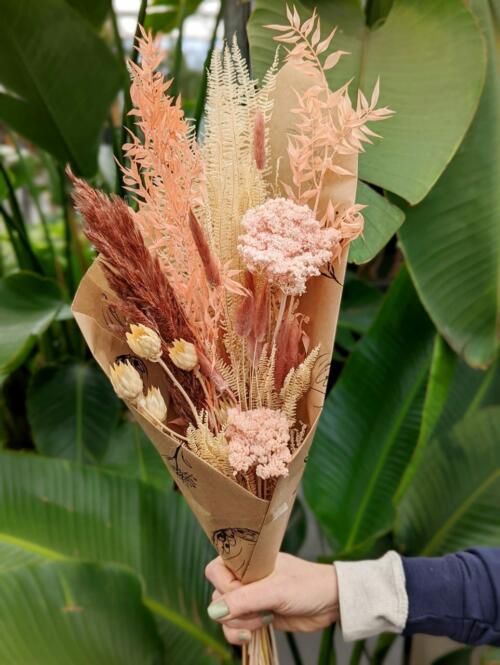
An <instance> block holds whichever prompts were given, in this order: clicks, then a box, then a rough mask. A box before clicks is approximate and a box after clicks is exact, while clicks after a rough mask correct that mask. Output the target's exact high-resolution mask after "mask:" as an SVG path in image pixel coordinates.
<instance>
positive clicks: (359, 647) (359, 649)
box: [349, 640, 366, 665]
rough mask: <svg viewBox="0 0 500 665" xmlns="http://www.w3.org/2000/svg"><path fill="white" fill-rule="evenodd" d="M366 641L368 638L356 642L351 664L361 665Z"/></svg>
mask: <svg viewBox="0 0 500 665" xmlns="http://www.w3.org/2000/svg"><path fill="white" fill-rule="evenodd" d="M365 643H366V640H357V641H356V642H354V645H353V647H352V651H351V658H350V659H349V665H359V663H360V661H361V658H362V656H363V653H364V650H365Z"/></svg>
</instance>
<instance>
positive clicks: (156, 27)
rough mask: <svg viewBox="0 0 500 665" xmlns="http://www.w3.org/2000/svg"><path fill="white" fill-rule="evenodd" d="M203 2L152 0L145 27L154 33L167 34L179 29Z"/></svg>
mask: <svg viewBox="0 0 500 665" xmlns="http://www.w3.org/2000/svg"><path fill="white" fill-rule="evenodd" d="M200 4H201V0H172V1H171V2H168V3H166V2H164V1H163V0H152V2H150V8H149V12H148V14H147V15H146V21H145V27H146V29H147V30H152V31H153V32H154V33H156V32H162V33H164V34H167V33H169V32H171V31H172V30H174V28H177V27H178V26H179V24H180V23H182V22H183V21H184V20H185V19H186V18H187V17H188V16H191V14H194V13H195V11H196V10H197V9H198V7H199V6H200Z"/></svg>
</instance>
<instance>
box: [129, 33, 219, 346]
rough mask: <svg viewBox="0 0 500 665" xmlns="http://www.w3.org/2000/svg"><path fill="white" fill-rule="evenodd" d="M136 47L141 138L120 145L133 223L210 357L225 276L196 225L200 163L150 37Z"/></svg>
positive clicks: (200, 208) (134, 87)
mask: <svg viewBox="0 0 500 665" xmlns="http://www.w3.org/2000/svg"><path fill="white" fill-rule="evenodd" d="M137 49H138V51H139V55H140V61H139V64H134V63H130V70H131V77H132V84H131V89H130V94H131V99H132V103H133V105H134V108H133V109H132V111H131V114H132V115H134V116H135V117H136V119H137V121H136V124H137V127H138V129H139V132H138V135H137V136H136V135H133V134H131V137H130V142H129V143H127V144H125V146H124V153H125V156H126V157H127V158H128V159H129V161H130V165H129V166H128V167H123V169H122V170H123V174H124V183H125V186H126V189H128V190H129V191H131V192H132V193H133V195H134V197H135V199H136V201H137V204H138V210H137V212H136V213H135V214H134V221H135V223H136V224H137V226H138V228H139V229H140V230H141V233H142V235H143V237H144V238H145V241H146V243H147V245H148V247H149V249H150V250H151V251H152V252H153V253H154V254H155V255H156V256H157V257H158V260H159V264H160V266H161V269H162V271H163V272H164V274H165V276H166V277H167V279H168V281H169V283H170V284H171V286H172V288H173V290H174V291H175V294H176V296H177V297H178V299H179V300H180V301H182V302H183V304H184V309H185V312H186V316H187V318H188V319H189V321H190V325H191V327H192V328H193V330H194V332H195V333H196V336H197V338H198V339H199V340H203V344H204V346H205V354H206V356H207V357H208V358H211V359H213V358H214V356H215V349H216V345H217V343H218V338H219V333H220V328H219V326H220V318H221V316H222V314H223V307H222V297H223V295H224V294H223V289H222V284H223V281H224V276H223V275H222V273H221V268H220V264H219V261H218V260H217V259H216V257H215V256H214V254H213V252H212V251H211V249H210V247H209V244H208V243H207V242H206V240H205V233H204V231H203V229H202V223H198V219H200V220H201V221H202V222H203V218H204V210H205V207H204V203H205V202H204V196H203V188H204V185H203V183H204V169H203V162H202V158H201V155H200V151H199V147H198V145H197V143H196V140H195V136H194V133H193V128H192V126H191V125H190V124H189V123H188V122H187V120H186V118H185V117H184V112H183V110H182V106H181V102H180V98H177V99H174V98H173V97H171V96H169V95H168V90H169V88H170V86H171V83H172V81H171V80H170V81H167V80H165V79H164V78H163V76H162V74H161V73H160V72H159V71H158V67H159V65H160V62H161V59H162V56H161V53H160V51H159V50H158V48H157V47H156V45H155V42H154V41H153V39H152V37H151V35H149V34H146V33H145V32H144V31H142V37H141V38H140V39H139V40H138V43H137ZM195 215H196V217H195ZM197 218H198V219H197ZM207 304H208V307H207Z"/></svg>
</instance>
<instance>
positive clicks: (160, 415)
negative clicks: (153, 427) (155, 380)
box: [138, 388, 167, 422]
mask: <svg viewBox="0 0 500 665" xmlns="http://www.w3.org/2000/svg"><path fill="white" fill-rule="evenodd" d="M138 406H139V408H140V409H141V410H142V411H144V413H145V414H146V415H147V416H151V417H152V418H154V419H155V420H159V421H160V422H162V421H163V420H165V418H166V417H167V405H166V404H165V400H164V399H163V395H162V394H161V392H160V389H159V388H150V389H149V390H148V392H147V393H146V395H141V396H140V397H139V401H138Z"/></svg>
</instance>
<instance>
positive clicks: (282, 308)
mask: <svg viewBox="0 0 500 665" xmlns="http://www.w3.org/2000/svg"><path fill="white" fill-rule="evenodd" d="M286 299H287V296H286V293H282V294H281V300H280V308H279V310H278V318H277V319H276V326H275V328H274V335H273V346H274V345H275V344H276V337H277V336H278V332H279V329H280V327H281V323H282V321H283V316H284V314H285V307H286Z"/></svg>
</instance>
